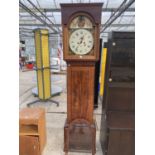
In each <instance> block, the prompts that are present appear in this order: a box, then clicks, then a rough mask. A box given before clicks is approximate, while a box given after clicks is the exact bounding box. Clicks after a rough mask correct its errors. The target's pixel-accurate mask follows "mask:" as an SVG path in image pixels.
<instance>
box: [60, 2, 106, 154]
mask: <svg viewBox="0 0 155 155" xmlns="http://www.w3.org/2000/svg"><path fill="white" fill-rule="evenodd" d="M102 5H103V3H76V4H61V13H62V28H63V52H64V60H66V62H67V119H66V123H65V126H64V151H65V153H66V154H67V153H68V151H76V152H78V151H79V152H92V155H95V153H96V121H95V118H94V117H93V109H94V89H95V64H96V62H97V61H98V60H99V46H100V39H99V32H100V24H101V12H102ZM80 15H85V16H86V17H87V18H89V19H90V20H91V21H92V24H93V28H94V48H93V55H92V54H91V53H92V52H89V53H88V54H87V55H82V57H80V56H79V55H74V54H72V55H70V54H69V33H70V32H69V26H70V23H71V21H72V20H73V19H74V18H75V17H77V16H80Z"/></svg>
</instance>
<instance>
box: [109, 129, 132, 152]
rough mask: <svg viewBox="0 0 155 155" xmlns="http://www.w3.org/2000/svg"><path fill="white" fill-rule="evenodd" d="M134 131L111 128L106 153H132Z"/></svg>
mask: <svg viewBox="0 0 155 155" xmlns="http://www.w3.org/2000/svg"><path fill="white" fill-rule="evenodd" d="M134 152H135V149H134V132H132V131H121V130H111V131H109V143H108V151H107V155H134V154H135V153H134Z"/></svg>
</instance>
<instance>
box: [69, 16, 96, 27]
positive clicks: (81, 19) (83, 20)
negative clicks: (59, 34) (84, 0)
mask: <svg viewBox="0 0 155 155" xmlns="http://www.w3.org/2000/svg"><path fill="white" fill-rule="evenodd" d="M70 28H71V29H73V28H93V25H92V22H91V21H90V19H89V18H87V17H86V16H83V15H81V16H78V17H76V18H74V19H73V20H72V22H71V24H70Z"/></svg>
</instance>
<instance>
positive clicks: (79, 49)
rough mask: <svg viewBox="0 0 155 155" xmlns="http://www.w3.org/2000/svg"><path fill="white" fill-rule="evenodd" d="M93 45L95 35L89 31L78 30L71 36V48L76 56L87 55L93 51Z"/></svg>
mask: <svg viewBox="0 0 155 155" xmlns="http://www.w3.org/2000/svg"><path fill="white" fill-rule="evenodd" d="M93 45H94V39H93V35H92V33H91V32H90V31H89V30H87V29H77V30H75V31H73V32H72V33H71V35H70V38H69V46H70V49H71V50H72V52H73V53H74V54H77V55H85V54H87V53H89V52H90V51H91V50H92V48H93Z"/></svg>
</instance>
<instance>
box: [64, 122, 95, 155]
mask: <svg viewBox="0 0 155 155" xmlns="http://www.w3.org/2000/svg"><path fill="white" fill-rule="evenodd" d="M64 137H65V138H64V152H65V153H66V154H67V153H68V152H91V153H92V155H95V153H96V123H95V121H94V122H93V123H92V124H88V123H85V121H83V120H82V121H81V120H78V121H74V122H72V123H67V121H66V123H65V127H64Z"/></svg>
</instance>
